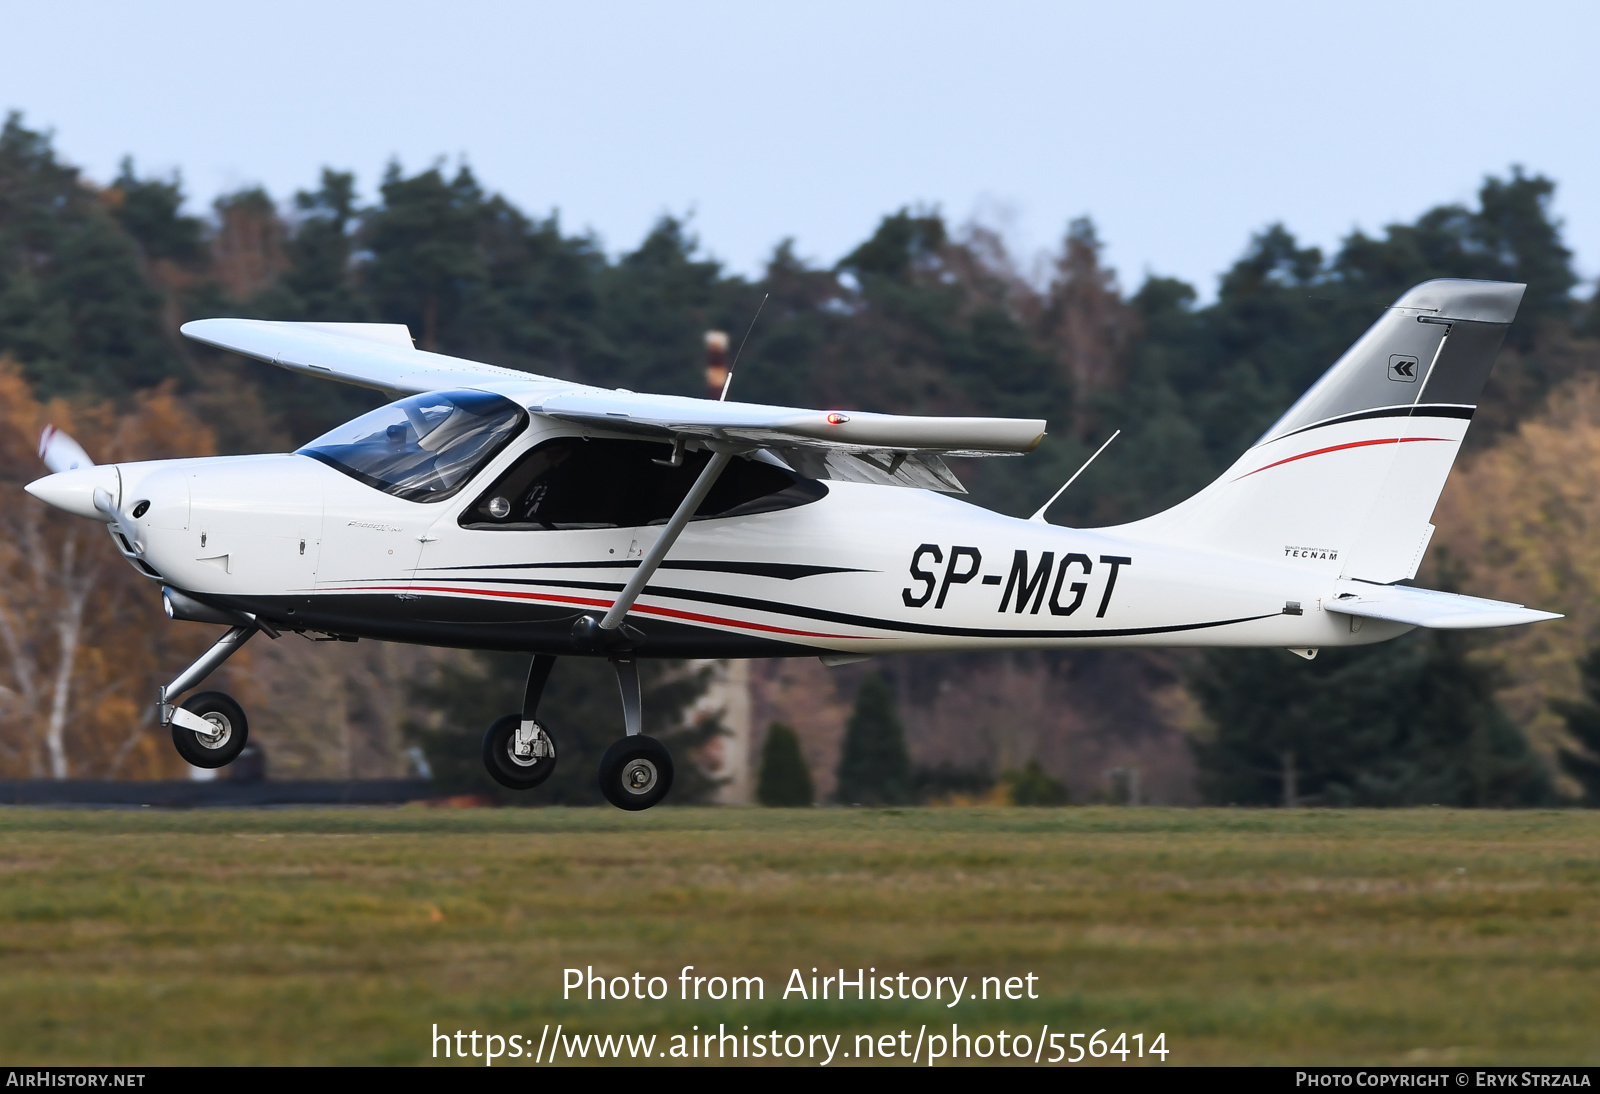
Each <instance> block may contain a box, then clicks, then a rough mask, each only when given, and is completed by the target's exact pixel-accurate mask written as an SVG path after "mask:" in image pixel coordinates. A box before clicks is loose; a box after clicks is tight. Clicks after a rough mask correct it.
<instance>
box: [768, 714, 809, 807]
mask: <svg viewBox="0 0 1600 1094" xmlns="http://www.w3.org/2000/svg"><path fill="white" fill-rule="evenodd" d="M815 798H816V792H815V791H814V790H813V788H812V785H811V771H810V769H809V768H807V767H806V761H805V757H804V756H802V755H801V754H800V738H799V737H798V736H797V735H796V734H795V731H794V730H793V729H791V728H789V727H788V726H786V725H784V724H783V723H782V722H773V723H772V725H771V726H769V727H768V728H767V743H766V744H765V745H763V746H762V748H761V776H760V778H759V780H758V781H757V783H756V800H757V801H759V802H760V803H761V804H762V805H771V806H797V805H810V804H811V803H812V802H813V801H814V800H815Z"/></svg>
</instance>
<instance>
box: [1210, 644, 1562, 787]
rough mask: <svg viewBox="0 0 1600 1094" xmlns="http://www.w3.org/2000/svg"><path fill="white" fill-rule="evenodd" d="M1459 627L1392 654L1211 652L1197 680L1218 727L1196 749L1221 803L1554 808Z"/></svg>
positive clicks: (1380, 649)
mask: <svg viewBox="0 0 1600 1094" xmlns="http://www.w3.org/2000/svg"><path fill="white" fill-rule="evenodd" d="M1467 652H1468V651H1467V647H1466V643H1465V640H1464V639H1463V638H1462V637H1461V636H1460V635H1459V634H1455V633H1453V632H1449V631H1442V632H1441V631H1431V632H1425V633H1422V634H1415V635H1407V636H1405V637H1403V638H1399V639H1395V640H1394V641H1391V642H1386V643H1383V644H1382V645H1379V646H1364V647H1356V648H1353V649H1325V650H1323V651H1322V653H1321V656H1319V657H1318V658H1317V659H1316V660H1315V661H1312V662H1309V663H1307V662H1305V661H1300V660H1298V659H1296V658H1294V657H1293V655H1291V654H1288V653H1286V652H1283V651H1279V650H1216V651H1211V652H1209V653H1207V654H1206V655H1205V656H1204V657H1203V658H1202V661H1201V667H1200V669H1199V671H1198V672H1197V673H1196V674H1195V676H1194V677H1193V679H1192V680H1191V686H1192V687H1193V689H1194V692H1195V695H1196V697H1197V698H1198V699H1199V700H1200V704H1201V706H1202V708H1203V709H1204V710H1205V712H1206V716H1207V718H1208V719H1209V720H1210V722H1211V724H1212V726H1213V727H1214V728H1215V733H1214V735H1213V736H1212V737H1211V738H1210V739H1209V740H1205V741H1198V742H1196V744H1195V757H1196V759H1197V761H1198V763H1199V768H1200V778H1199V782H1200V790H1201V793H1202V794H1203V795H1204V796H1205V798H1206V799H1207V800H1208V801H1212V802H1217V803H1229V802H1236V803H1239V804H1241V805H1242V804H1247V803H1248V804H1260V805H1266V804H1272V803H1274V802H1279V803H1282V804H1283V805H1285V806H1293V805H1296V804H1301V803H1315V804H1320V805H1368V806H1395V805H1453V806H1464V807H1495V808H1504V807H1507V806H1517V805H1540V804H1544V803H1546V802H1548V801H1549V800H1550V795H1551V790H1550V782H1549V778H1548V776H1547V774H1546V773H1545V771H1544V770H1543V768H1542V767H1541V765H1540V763H1539V761H1538V758H1537V756H1535V754H1534V753H1533V750H1532V749H1531V748H1530V747H1529V746H1528V742H1527V740H1526V739H1525V738H1524V737H1523V735H1522V734H1521V733H1520V732H1519V731H1518V729H1517V727H1516V726H1515V725H1513V724H1512V723H1511V721H1510V719H1509V718H1508V717H1507V716H1506V713H1505V711H1504V710H1503V709H1502V708H1501V707H1500V704H1499V703H1498V702H1497V701H1496V700H1495V696H1494V690H1495V681H1494V679H1493V677H1492V676H1491V675H1490V674H1488V673H1486V672H1485V671H1483V669H1481V668H1480V667H1479V666H1477V665H1475V664H1474V663H1473V662H1472V661H1470V660H1469V658H1468V656H1467Z"/></svg>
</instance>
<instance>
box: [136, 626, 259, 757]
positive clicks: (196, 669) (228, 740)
mask: <svg viewBox="0 0 1600 1094" xmlns="http://www.w3.org/2000/svg"><path fill="white" fill-rule="evenodd" d="M262 629H268V628H265V627H263V625H262V624H259V623H257V622H255V620H254V619H250V621H249V623H248V625H245V624H240V625H239V626H235V627H230V628H229V629H228V631H227V633H226V634H224V635H223V636H222V637H221V638H219V639H217V641H216V643H215V644H213V645H212V647H211V648H210V649H208V650H206V652H205V653H203V654H201V655H200V657H199V658H198V659H197V660H196V661H195V663H194V664H192V665H190V666H189V667H188V668H186V669H184V670H183V671H182V672H181V673H179V674H178V678H177V679H176V680H174V681H172V683H170V684H168V685H167V686H166V687H164V688H162V689H161V691H160V694H159V698H158V700H157V711H158V712H159V713H160V715H161V724H162V725H164V726H170V727H171V729H172V745H173V747H174V748H176V749H177V750H178V755H180V756H182V757H183V758H184V759H185V760H186V761H188V762H189V763H190V764H192V765H194V766H195V767H204V768H212V769H215V768H218V767H226V766H228V765H229V764H231V763H232V762H233V761H234V760H236V759H238V758H239V753H241V752H243V751H244V746H245V742H246V740H247V738H248V736H249V732H250V727H249V724H248V723H247V722H246V720H245V716H244V709H243V708H242V707H240V706H239V704H238V703H236V702H234V701H233V700H232V699H231V698H229V697H228V696H226V695H224V694H223V693H222V692H220V691H203V692H201V693H200V694H198V695H192V696H190V697H189V698H188V699H185V700H184V701H183V702H182V703H181V704H179V705H176V706H175V705H173V704H172V703H171V702H169V701H168V697H169V696H177V695H181V694H182V693H183V692H185V691H188V690H189V689H190V688H192V687H194V686H195V685H196V684H198V683H200V681H202V680H204V679H205V678H206V677H207V676H210V675H211V673H212V672H213V671H214V670H215V669H216V668H217V666H219V665H221V664H222V663H223V662H224V661H226V660H227V659H228V658H229V657H232V656H233V654H234V653H235V652H236V651H237V650H238V649H239V647H241V646H243V645H244V644H245V643H246V642H248V641H249V640H250V637H251V635H253V634H255V633H256V631H257V630H262ZM270 633H272V634H273V635H274V636H276V634H277V632H276V631H271V632H270Z"/></svg>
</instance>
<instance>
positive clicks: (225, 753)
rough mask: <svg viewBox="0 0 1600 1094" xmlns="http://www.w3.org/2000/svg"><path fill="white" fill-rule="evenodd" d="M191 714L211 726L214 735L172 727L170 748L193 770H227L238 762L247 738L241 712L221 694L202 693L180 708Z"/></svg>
mask: <svg viewBox="0 0 1600 1094" xmlns="http://www.w3.org/2000/svg"><path fill="white" fill-rule="evenodd" d="M181 705H182V707H183V709H184V710H187V711H188V712H189V713H190V714H198V715H199V716H200V717H201V718H203V719H205V720H206V721H208V722H210V723H211V724H212V726H214V727H215V729H216V732H215V733H212V734H211V735H209V736H205V735H202V734H199V733H196V732H195V731H194V730H192V729H185V728H183V727H182V726H180V725H178V723H176V722H174V723H172V745H173V747H174V748H176V749H177V750H178V755H180V756H182V757H183V758H184V759H185V760H187V761H188V762H189V763H191V764H193V765H194V766H195V767H207V768H218V767H226V766H228V765H229V764H231V763H232V762H233V761H234V760H236V759H238V758H239V753H241V752H243V751H244V746H245V741H246V740H247V739H248V738H249V735H250V726H249V723H248V722H246V721H245V717H244V709H243V708H242V707H240V706H239V704H238V703H236V702H234V701H233V700H232V699H231V698H229V697H228V696H226V695H224V694H223V693H222V692H220V691H202V692H201V693H200V694H199V695H193V696H190V697H189V698H188V699H185V700H184V701H183V703H182V704H181Z"/></svg>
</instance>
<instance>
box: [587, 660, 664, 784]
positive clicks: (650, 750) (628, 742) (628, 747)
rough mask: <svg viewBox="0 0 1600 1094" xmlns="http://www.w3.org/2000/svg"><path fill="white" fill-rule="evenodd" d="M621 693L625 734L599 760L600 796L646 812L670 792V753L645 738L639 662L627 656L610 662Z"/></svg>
mask: <svg viewBox="0 0 1600 1094" xmlns="http://www.w3.org/2000/svg"><path fill="white" fill-rule="evenodd" d="M611 667H612V668H613V669H615V670H616V672H617V687H618V689H619V690H620V691H621V692H622V721H623V725H624V727H625V728H626V729H627V733H628V735H627V736H626V737H624V738H622V740H620V741H618V742H617V743H616V744H614V745H612V746H611V747H610V748H608V749H606V754H605V756H604V757H603V758H602V759H601V760H600V793H602V794H604V795H605V796H606V801H608V802H610V803H611V804H612V805H614V806H616V807H617V808H619V809H627V810H629V811H637V810H640V809H649V808H650V807H651V806H652V805H655V804H656V803H657V802H659V801H661V799H662V798H665V797H666V796H667V791H669V790H671V789H672V754H671V753H670V752H668V751H667V747H666V746H665V745H663V744H662V743H661V742H660V741H658V740H656V739H655V738H654V737H646V736H645V735H644V734H643V733H642V732H640V730H641V729H642V726H643V709H642V703H641V701H640V692H639V663H638V662H637V661H635V660H634V659H633V657H632V656H631V655H626V654H624V655H619V656H617V657H613V658H612V659H611Z"/></svg>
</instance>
